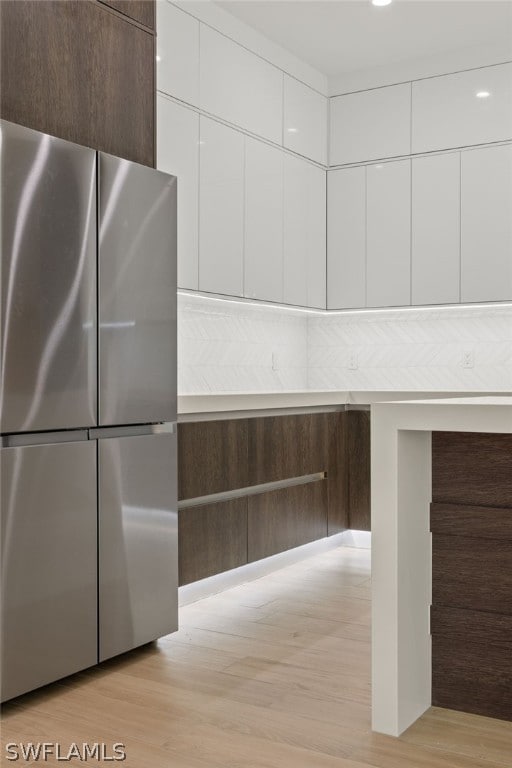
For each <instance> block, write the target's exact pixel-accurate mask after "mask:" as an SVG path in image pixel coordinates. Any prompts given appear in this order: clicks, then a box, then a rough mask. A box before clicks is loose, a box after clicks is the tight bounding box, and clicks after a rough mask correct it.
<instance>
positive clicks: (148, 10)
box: [99, 0, 155, 29]
mask: <svg viewBox="0 0 512 768" xmlns="http://www.w3.org/2000/svg"><path fill="white" fill-rule="evenodd" d="M99 2H101V3H103V4H104V5H108V6H110V8H114V9H115V10H116V11H119V12H120V13H124V15H125V16H128V17H129V18H130V19H133V20H134V21H138V22H139V24H143V25H144V26H145V27H149V29H154V28H155V2H154V0H99Z"/></svg>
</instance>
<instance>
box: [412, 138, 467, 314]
mask: <svg viewBox="0 0 512 768" xmlns="http://www.w3.org/2000/svg"><path fill="white" fill-rule="evenodd" d="M458 301H460V153H459V152H454V153H450V154H446V155H434V156H433V157H419V158H415V159H414V160H413V161H412V303H413V304H452V303H457V302H458Z"/></svg>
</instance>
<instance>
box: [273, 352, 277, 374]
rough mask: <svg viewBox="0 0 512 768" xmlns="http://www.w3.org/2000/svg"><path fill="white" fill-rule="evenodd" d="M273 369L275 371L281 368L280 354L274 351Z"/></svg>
mask: <svg viewBox="0 0 512 768" xmlns="http://www.w3.org/2000/svg"><path fill="white" fill-rule="evenodd" d="M272 370H273V371H278V370H279V356H278V354H277V352H272Z"/></svg>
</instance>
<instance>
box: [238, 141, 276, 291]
mask: <svg viewBox="0 0 512 768" xmlns="http://www.w3.org/2000/svg"><path fill="white" fill-rule="evenodd" d="M244 263H245V279H244V295H245V296H247V297H248V298H251V299H264V300H267V301H277V302H280V301H282V300H283V153H282V151H281V150H279V149H275V148H274V147H270V146H268V145H267V144H263V143H262V142H261V141H256V140H255V139H250V138H248V137H246V139H245V262H244Z"/></svg>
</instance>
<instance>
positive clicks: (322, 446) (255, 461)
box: [249, 413, 337, 485]
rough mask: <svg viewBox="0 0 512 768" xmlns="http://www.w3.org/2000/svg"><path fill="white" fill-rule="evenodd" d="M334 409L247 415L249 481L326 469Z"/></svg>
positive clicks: (262, 480)
mask: <svg viewBox="0 0 512 768" xmlns="http://www.w3.org/2000/svg"><path fill="white" fill-rule="evenodd" d="M333 416H334V417H335V416H337V414H335V413H333V414H330V413H318V414H313V413H306V414H296V415H291V416H265V417H262V418H256V419H249V480H250V484H251V485H258V484H260V483H271V482H274V481H276V480H287V479H288V478H292V477H301V476H303V475H310V474H314V473H315V472H326V471H327V470H328V464H329V457H328V454H329V439H330V430H332V425H333V424H334V420H333V419H332V417H333Z"/></svg>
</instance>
